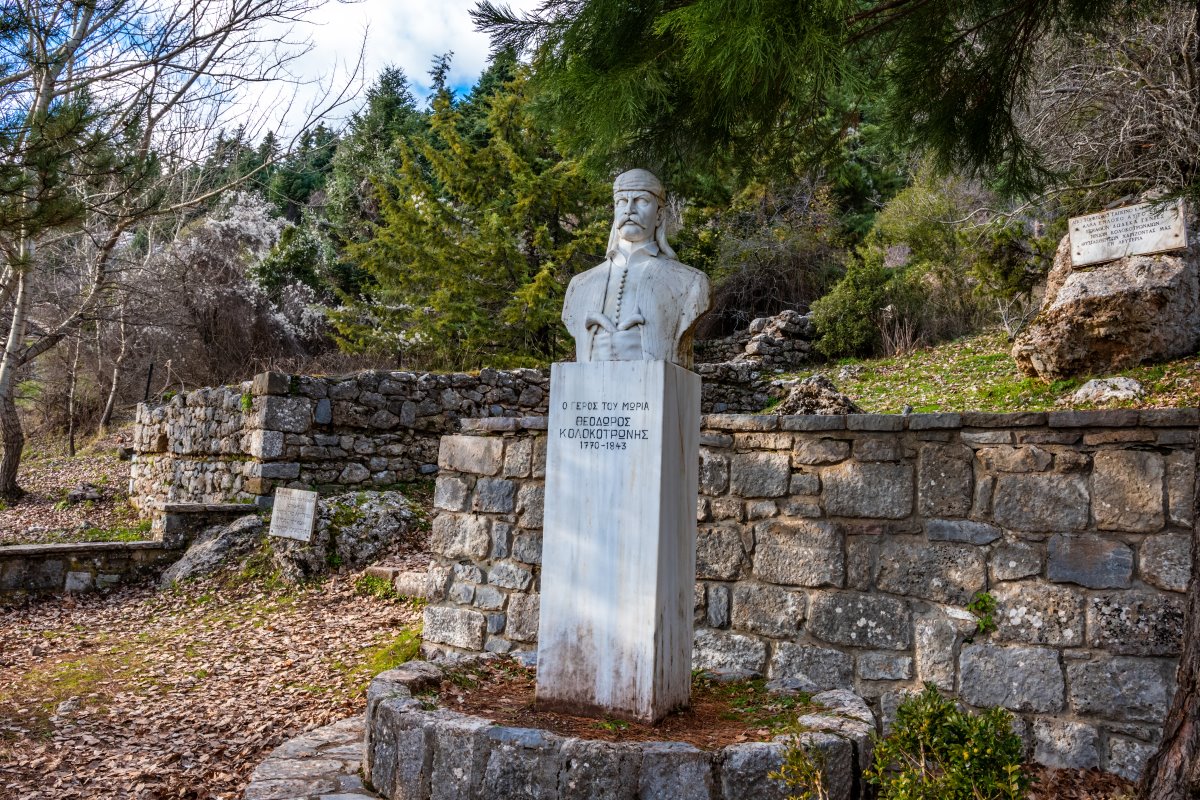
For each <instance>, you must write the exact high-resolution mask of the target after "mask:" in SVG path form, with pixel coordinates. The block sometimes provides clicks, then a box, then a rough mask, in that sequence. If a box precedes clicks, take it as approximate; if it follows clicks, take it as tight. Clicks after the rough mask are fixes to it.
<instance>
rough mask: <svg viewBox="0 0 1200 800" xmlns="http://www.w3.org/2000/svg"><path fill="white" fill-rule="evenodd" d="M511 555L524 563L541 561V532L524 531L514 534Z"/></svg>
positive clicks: (538, 562)
mask: <svg viewBox="0 0 1200 800" xmlns="http://www.w3.org/2000/svg"><path fill="white" fill-rule="evenodd" d="M512 557H513V558H515V559H516V560H517V561H520V562H522V563H524V564H540V563H542V534H540V533H535V532H532V531H525V532H522V533H518V534H517V535H516V536H514V537H513V542H512Z"/></svg>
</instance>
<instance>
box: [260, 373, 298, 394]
mask: <svg viewBox="0 0 1200 800" xmlns="http://www.w3.org/2000/svg"><path fill="white" fill-rule="evenodd" d="M291 386H292V376H291V375H287V374H285V373H282V372H260V373H258V374H257V375H255V376H254V379H253V381H252V382H251V384H250V394H252V395H254V396H255V397H261V396H263V395H267V394H287V393H288V391H289V390H290V389H291Z"/></svg>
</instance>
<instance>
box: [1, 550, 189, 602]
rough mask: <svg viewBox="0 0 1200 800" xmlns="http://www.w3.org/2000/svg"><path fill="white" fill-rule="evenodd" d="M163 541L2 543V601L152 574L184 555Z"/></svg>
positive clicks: (103, 586) (108, 584)
mask: <svg viewBox="0 0 1200 800" xmlns="http://www.w3.org/2000/svg"><path fill="white" fill-rule="evenodd" d="M182 553H183V551H182V550H180V549H178V548H172V547H167V546H165V545H164V544H163V543H162V542H79V543H70V544H18V545H9V546H7V547H0V602H3V603H7V602H17V601H21V600H24V599H26V598H29V597H36V596H38V595H45V594H59V593H62V592H86V591H91V590H93V589H107V588H111V587H113V586H117V585H118V584H121V583H126V582H129V581H132V580H136V579H138V578H141V577H144V576H145V575H148V574H151V573H154V572H156V571H158V570H160V569H162V568H164V567H166V566H167V565H168V564H170V563H171V562H172V561H174V560H175V559H177V558H179V556H180V555H182Z"/></svg>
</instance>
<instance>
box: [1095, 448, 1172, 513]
mask: <svg viewBox="0 0 1200 800" xmlns="http://www.w3.org/2000/svg"><path fill="white" fill-rule="evenodd" d="M1092 465H1093V466H1092V514H1093V516H1095V518H1096V526H1097V527H1098V528H1100V529H1101V530H1108V531H1129V532H1132V533H1151V532H1153V531H1157V530H1159V529H1160V528H1162V526H1163V523H1164V521H1165V520H1164V518H1163V476H1164V475H1165V473H1166V469H1165V464H1164V462H1163V457H1162V456H1160V455H1159V454H1158V453H1150V452H1145V451H1142V450H1101V451H1099V452H1098V453H1096V454H1095V455H1094V456H1093V458H1092Z"/></svg>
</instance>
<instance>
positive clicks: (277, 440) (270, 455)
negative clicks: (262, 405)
mask: <svg viewBox="0 0 1200 800" xmlns="http://www.w3.org/2000/svg"><path fill="white" fill-rule="evenodd" d="M250 455H252V456H254V457H255V458H261V459H265V460H268V461H269V460H271V459H275V458H282V457H283V432H282V431H264V430H254V431H250Z"/></svg>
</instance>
